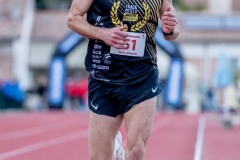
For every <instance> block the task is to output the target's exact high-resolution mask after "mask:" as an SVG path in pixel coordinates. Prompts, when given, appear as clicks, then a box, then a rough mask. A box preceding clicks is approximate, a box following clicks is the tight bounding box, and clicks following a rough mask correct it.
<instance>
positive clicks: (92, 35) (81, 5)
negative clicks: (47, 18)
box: [67, 0, 128, 48]
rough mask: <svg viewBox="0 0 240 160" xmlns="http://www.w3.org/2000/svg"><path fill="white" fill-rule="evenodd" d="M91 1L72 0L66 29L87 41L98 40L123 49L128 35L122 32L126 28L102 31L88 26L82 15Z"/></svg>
mask: <svg viewBox="0 0 240 160" xmlns="http://www.w3.org/2000/svg"><path fill="white" fill-rule="evenodd" d="M92 3H93V0H73V2H72V5H71V8H70V10H69V13H68V21H67V24H68V27H69V28H70V29H72V30H73V31H75V32H77V33H78V34H80V35H82V36H84V37H87V38H89V39H99V40H102V41H104V42H105V43H106V44H108V45H110V46H113V47H115V48H124V45H125V44H126V42H124V41H127V36H128V34H127V33H125V32H123V30H124V29H125V28H126V26H121V27H115V28H111V29H103V28H99V27H95V26H93V25H91V24H89V23H88V22H87V21H86V20H85V19H84V18H83V15H84V14H85V13H87V11H88V10H89V8H90V7H91V5H92Z"/></svg>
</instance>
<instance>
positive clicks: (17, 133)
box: [0, 119, 83, 141]
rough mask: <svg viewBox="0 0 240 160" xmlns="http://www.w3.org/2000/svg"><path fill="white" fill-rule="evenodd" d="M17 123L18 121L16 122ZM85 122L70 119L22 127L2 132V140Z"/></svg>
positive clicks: (0, 137)
mask: <svg viewBox="0 0 240 160" xmlns="http://www.w3.org/2000/svg"><path fill="white" fill-rule="evenodd" d="M16 123H17V122H16ZM81 124H83V123H81V121H79V120H77V119H75V120H68V121H64V122H54V123H51V124H47V125H42V126H36V127H32V128H27V129H22V130H18V131H13V132H7V133H3V134H0V140H4V141H5V140H9V139H11V140H12V139H14V138H21V137H26V136H30V135H35V134H40V133H44V132H49V131H54V130H58V129H63V128H67V127H71V126H76V125H77V126H79V125H81Z"/></svg>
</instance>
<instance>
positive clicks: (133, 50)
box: [110, 32, 147, 57]
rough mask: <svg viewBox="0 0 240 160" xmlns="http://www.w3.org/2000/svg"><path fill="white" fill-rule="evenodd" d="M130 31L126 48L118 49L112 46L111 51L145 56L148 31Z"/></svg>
mask: <svg viewBox="0 0 240 160" xmlns="http://www.w3.org/2000/svg"><path fill="white" fill-rule="evenodd" d="M127 33H128V37H127V39H128V42H127V45H126V48H124V49H117V48H114V47H111V49H110V53H111V54H118V55H122V56H132V57H143V56H144V50H145V45H146V37H147V36H146V33H133V32H127Z"/></svg>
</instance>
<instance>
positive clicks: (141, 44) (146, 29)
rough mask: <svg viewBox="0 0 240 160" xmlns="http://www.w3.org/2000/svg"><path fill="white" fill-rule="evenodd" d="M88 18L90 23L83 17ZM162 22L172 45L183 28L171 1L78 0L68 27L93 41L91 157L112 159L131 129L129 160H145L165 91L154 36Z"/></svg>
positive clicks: (90, 50) (90, 59)
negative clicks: (120, 132) (159, 98)
mask: <svg viewBox="0 0 240 160" xmlns="http://www.w3.org/2000/svg"><path fill="white" fill-rule="evenodd" d="M85 13H87V20H85V19H84V18H83V15H84V14H85ZM158 18H160V19H161V24H162V31H163V33H164V37H165V39H167V40H173V39H175V38H177V36H178V34H179V28H178V23H177V19H176V16H175V11H174V8H173V5H172V0H73V3H72V6H71V9H70V11H69V15H68V26H69V28H71V29H72V30H74V31H75V32H77V33H79V34H81V35H82V36H85V37H87V38H89V44H88V50H87V56H86V59H85V66H86V69H87V71H88V72H89V73H90V76H89V86H88V87H89V88H88V89H89V108H90V110H91V111H90V115H89V157H90V159H91V160H113V159H114V147H115V146H114V145H115V144H114V140H115V137H116V135H117V133H118V130H119V127H120V126H121V124H122V121H123V120H124V121H125V125H126V131H127V133H126V137H127V146H126V149H125V152H126V155H125V158H126V160H143V159H144V157H145V152H146V151H145V148H146V143H147V140H148V137H149V136H150V132H151V127H152V123H153V117H154V112H155V106H156V96H157V95H158V94H159V93H160V92H161V86H160V82H159V76H158V69H157V59H156V58H157V56H156V45H155V43H154V35H155V32H156V28H157V25H158Z"/></svg>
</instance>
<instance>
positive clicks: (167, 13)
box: [159, 0, 179, 40]
mask: <svg viewBox="0 0 240 160" xmlns="http://www.w3.org/2000/svg"><path fill="white" fill-rule="evenodd" d="M159 15H160V19H161V23H162V31H163V33H166V34H167V35H165V36H164V38H165V39H166V40H174V39H176V38H177V37H178V35H179V25H178V22H177V18H176V13H175V10H174V7H173V4H172V0H163V4H162V7H161V10H160V12H159ZM171 33H172V34H171Z"/></svg>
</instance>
